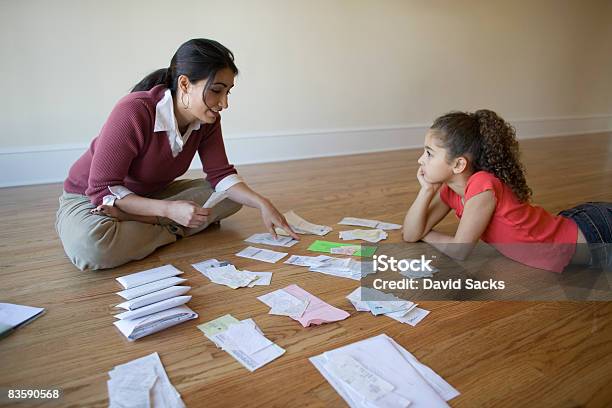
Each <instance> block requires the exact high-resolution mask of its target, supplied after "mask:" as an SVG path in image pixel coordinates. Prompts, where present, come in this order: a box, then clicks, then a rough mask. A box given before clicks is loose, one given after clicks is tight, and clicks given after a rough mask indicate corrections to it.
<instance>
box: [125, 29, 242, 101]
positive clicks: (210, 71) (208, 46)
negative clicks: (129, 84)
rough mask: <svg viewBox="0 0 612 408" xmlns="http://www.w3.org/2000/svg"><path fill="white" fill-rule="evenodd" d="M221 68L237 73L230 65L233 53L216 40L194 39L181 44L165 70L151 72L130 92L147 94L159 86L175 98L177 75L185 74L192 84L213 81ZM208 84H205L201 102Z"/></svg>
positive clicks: (234, 66)
mask: <svg viewBox="0 0 612 408" xmlns="http://www.w3.org/2000/svg"><path fill="white" fill-rule="evenodd" d="M224 68H229V69H231V70H232V72H233V73H234V75H237V74H238V68H236V64H234V54H233V53H232V52H231V51H230V50H228V49H227V48H226V47H224V46H223V45H221V44H219V43H218V42H217V41H214V40H207V39H205V38H195V39H193V40H189V41H187V42H185V43H183V44H182V45H181V46H180V47H179V48H178V50H176V53H174V56H173V57H172V60H171V61H170V66H169V67H168V68H162V69H158V70H157V71H153V72H152V73H150V74H149V75H147V76H146V77H144V78H143V79H142V80H141V81H140V82H139V83H137V84H136V86H135V87H134V88H133V89H132V91H131V92H136V91H148V90H149V89H151V88H153V87H154V86H156V85H160V84H163V85H166V86H167V87H168V89H170V92H172V95H176V86H177V79H178V77H179V76H181V75H185V76H186V77H187V78H189V81H191V82H192V83H193V82H198V81H200V80H202V79H206V78H214V77H215V75H216V74H217V72H219V71H220V70H222V69H224ZM211 82H212V81H209V82H208V83H207V84H206V87H205V88H204V91H203V93H202V99H204V97H205V95H206V91H208V88H209V86H210V85H211Z"/></svg>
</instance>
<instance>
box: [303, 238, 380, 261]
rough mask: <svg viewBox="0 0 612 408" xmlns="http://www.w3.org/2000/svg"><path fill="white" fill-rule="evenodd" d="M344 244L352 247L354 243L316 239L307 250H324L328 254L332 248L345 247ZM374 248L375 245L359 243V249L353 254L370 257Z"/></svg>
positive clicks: (374, 250)
mask: <svg viewBox="0 0 612 408" xmlns="http://www.w3.org/2000/svg"><path fill="white" fill-rule="evenodd" d="M346 246H348V247H354V246H355V244H343V243H341V242H331V241H321V240H316V241H315V242H313V243H312V244H311V245H310V246H309V247H308V250H309V251H313V252H326V253H328V254H329V253H331V250H332V248H339V247H346ZM376 249H377V247H375V246H364V245H360V249H359V250H358V251H356V252H355V253H354V254H353V255H355V256H361V257H372V255H374V253H375V252H376Z"/></svg>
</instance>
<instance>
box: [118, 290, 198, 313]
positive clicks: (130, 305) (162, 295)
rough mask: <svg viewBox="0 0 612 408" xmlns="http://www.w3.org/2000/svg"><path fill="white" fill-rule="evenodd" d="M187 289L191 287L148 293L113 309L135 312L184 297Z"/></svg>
mask: <svg viewBox="0 0 612 408" xmlns="http://www.w3.org/2000/svg"><path fill="white" fill-rule="evenodd" d="M189 289H191V286H171V287H169V288H165V289H162V290H159V291H157V292H153V293H149V294H148V295H144V296H140V297H137V298H135V299H131V300H128V301H126V302H123V303H120V304H118V305H117V306H115V307H120V308H122V309H125V310H136V309H139V308H141V307H144V306H148V305H151V304H153V303H157V302H161V301H162V300H166V299H170V298H173V297H177V296H181V295H184V294H185V293H187V292H189Z"/></svg>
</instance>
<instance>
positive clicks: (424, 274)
mask: <svg viewBox="0 0 612 408" xmlns="http://www.w3.org/2000/svg"><path fill="white" fill-rule="evenodd" d="M406 261H407V262H410V261H411V259H406ZM429 268H430V269H431V270H428V269H427V268H422V270H421V269H417V270H415V271H413V270H411V269H408V270H406V271H402V270H400V271H399V274H400V275H403V276H405V277H407V278H410V279H421V278H431V277H433V274H434V273H437V272H439V269H438V268H436V267H434V266H431V265H430V266H429Z"/></svg>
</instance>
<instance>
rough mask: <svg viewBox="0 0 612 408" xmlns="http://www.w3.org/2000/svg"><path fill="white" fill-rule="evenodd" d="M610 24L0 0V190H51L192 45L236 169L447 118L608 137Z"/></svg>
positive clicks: (589, 2)
mask: <svg viewBox="0 0 612 408" xmlns="http://www.w3.org/2000/svg"><path fill="white" fill-rule="evenodd" d="M611 21H612V2H610V1H608V0H600V1H597V0H584V1H560V0H548V1H544V0H542V1H528V0H517V1H512V2H509V1H458V0H444V1H442V0H440V1H416V0H415V1H406V0H382V1H362V0H337V1H333V0H328V1H321V0H308V1H291V0H286V1H280V0H279V1H272V0H256V1H227V2H218V1H215V2H213V1H203V0H194V1H182V2H178V1H177V2H169V1H139V0H131V1H118V0H114V1H111V0H108V1H105V2H99V1H90V0H73V1H68V0H54V1H52V2H50V1H34V0H20V1H13V0H0V61H1V63H0V81H1V86H2V90H3V91H4V95H3V98H1V99H0V119H1V126H0V129H1V130H0V186H2V185H11V184H25V183H35V182H46V181H57V180H61V179H62V178H63V176H64V175H65V173H66V171H67V168H68V166H69V165H70V164H71V162H72V161H73V160H74V159H75V158H76V157H78V155H79V154H80V153H81V152H82V151H83V149H84V148H85V146H87V144H88V142H89V141H90V140H91V139H92V138H93V137H95V136H96V134H97V132H98V131H99V129H100V127H101V125H102V124H103V123H104V120H105V119H106V116H107V115H108V113H109V112H110V110H111V108H112V106H113V104H114V103H115V102H116V101H117V99H119V98H120V97H121V96H122V95H124V94H125V93H126V92H128V91H129V89H130V87H131V86H133V85H134V84H135V83H136V82H138V80H140V79H141V77H143V76H144V75H145V74H147V73H148V72H150V71H152V70H154V69H157V68H161V67H166V66H168V64H169V61H170V58H171V56H172V54H173V53H174V51H175V49H176V48H177V47H178V45H180V43H182V42H183V41H185V40H187V39H189V38H193V37H208V38H214V39H216V40H218V41H220V42H222V43H223V44H224V45H226V46H228V47H229V48H230V49H232V50H233V51H234V53H235V54H236V63H237V65H238V67H239V69H240V70H241V73H240V75H239V77H238V78H237V80H236V88H235V90H234V91H233V94H232V96H231V97H230V98H231V99H230V110H229V111H228V112H226V113H225V115H224V116H223V124H224V134H225V138H226V141H227V146H228V152H229V155H230V159H232V160H233V161H234V162H236V163H247V162H260V161H269V160H283V159H288V158H297V157H313V156H319V155H324V154H346V153H351V152H356V151H373V150H383V149H393V148H399V147H407V146H415V145H418V144H419V143H420V142H421V138H422V134H423V131H424V129H425V127H426V126H427V125H428V124H429V123H430V122H431V120H432V119H434V118H435V117H436V116H438V115H440V114H442V113H444V112H446V111H448V110H451V109H466V110H473V109H477V108H481V107H487V108H490V109H494V110H496V111H498V112H499V113H500V114H502V115H503V116H504V117H506V118H507V119H509V120H511V121H512V122H513V123H514V124H515V125H516V126H517V128H518V129H519V131H520V133H521V135H522V136H526V137H527V136H543V135H551V134H563V133H576V132H592V131H601V130H612V75H610V73H612V52H611V51H612V49H611V48H610V47H611V46H610V44H612V24H611V23H610V22H611ZM33 162H35V163H37V164H38V167H39V168H38V169H33V168H32V167H33V164H34V163H33ZM26 165H27V166H26ZM15 166H17V167H15ZM40 166H42V167H43V168H44V170H45V171H44V172H43V173H44V176H42V175H41V171H40ZM9 168H10V169H13V170H11V171H10V174H9V172H8V169H9ZM28 168H29V169H28Z"/></svg>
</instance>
